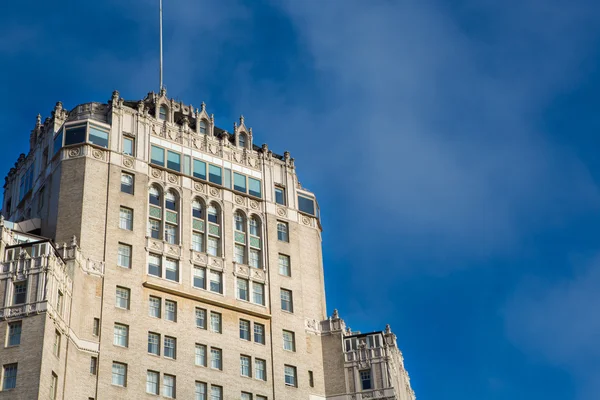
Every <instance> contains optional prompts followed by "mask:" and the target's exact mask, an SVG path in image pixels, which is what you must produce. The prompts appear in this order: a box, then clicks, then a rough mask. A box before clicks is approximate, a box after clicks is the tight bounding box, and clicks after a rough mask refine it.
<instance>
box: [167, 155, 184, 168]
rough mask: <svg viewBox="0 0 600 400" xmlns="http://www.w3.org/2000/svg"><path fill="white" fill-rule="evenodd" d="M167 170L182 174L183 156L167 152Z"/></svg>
mask: <svg viewBox="0 0 600 400" xmlns="http://www.w3.org/2000/svg"><path fill="white" fill-rule="evenodd" d="M167 168H169V169H172V170H175V171H179V172H181V155H179V154H178V153H175V152H173V151H171V150H168V151H167Z"/></svg>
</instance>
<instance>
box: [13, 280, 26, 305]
mask: <svg viewBox="0 0 600 400" xmlns="http://www.w3.org/2000/svg"><path fill="white" fill-rule="evenodd" d="M13 290H14V294H13V304H15V305H16V304H25V302H26V301H27V281H21V282H15V283H14V286H13Z"/></svg>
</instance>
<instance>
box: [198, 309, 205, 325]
mask: <svg viewBox="0 0 600 400" xmlns="http://www.w3.org/2000/svg"><path fill="white" fill-rule="evenodd" d="M196 327H197V328H200V329H206V310H205V309H203V308H198V307H196Z"/></svg>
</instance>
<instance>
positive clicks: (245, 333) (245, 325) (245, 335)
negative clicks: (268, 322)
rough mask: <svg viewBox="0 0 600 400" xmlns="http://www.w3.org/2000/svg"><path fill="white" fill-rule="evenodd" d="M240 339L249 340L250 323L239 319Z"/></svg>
mask: <svg viewBox="0 0 600 400" xmlns="http://www.w3.org/2000/svg"><path fill="white" fill-rule="evenodd" d="M240 339H244V340H250V321H246V320H245V319H240Z"/></svg>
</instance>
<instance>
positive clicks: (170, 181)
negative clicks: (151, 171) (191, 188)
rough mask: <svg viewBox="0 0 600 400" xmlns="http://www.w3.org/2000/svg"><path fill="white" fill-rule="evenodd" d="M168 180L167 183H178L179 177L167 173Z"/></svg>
mask: <svg viewBox="0 0 600 400" xmlns="http://www.w3.org/2000/svg"><path fill="white" fill-rule="evenodd" d="M168 180H169V183H178V182H179V177H178V176H177V175H173V174H169V176H168Z"/></svg>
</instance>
